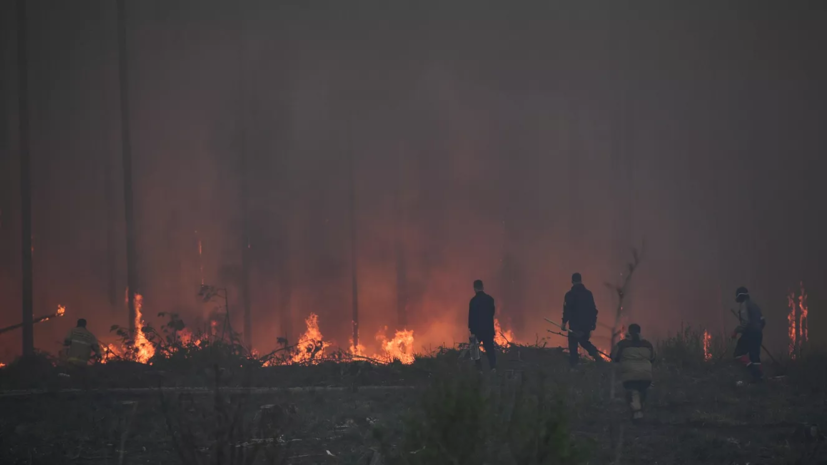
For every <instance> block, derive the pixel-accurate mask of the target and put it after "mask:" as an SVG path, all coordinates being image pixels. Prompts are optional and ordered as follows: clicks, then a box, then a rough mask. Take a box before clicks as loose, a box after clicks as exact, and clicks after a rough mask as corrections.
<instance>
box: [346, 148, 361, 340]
mask: <svg viewBox="0 0 827 465" xmlns="http://www.w3.org/2000/svg"><path fill="white" fill-rule="evenodd" d="M350 137H351V135H350V134H348V142H349V144H348V147H347V150H348V171H349V173H350V203H349V206H350V211H349V216H350V277H351V278H350V279H351V283H350V284H351V289H350V293H351V298H352V300H351V307H352V311H353V316H352V324H353V336H352V337H353V347H358V346H359V282H358V276H357V266H356V265H357V263H356V255H357V253H356V180H355V179H354V178H355V174H354V166H353V164H354V160H353V147H352V146H351V145H352V144H351V143H350V142H351V138H350Z"/></svg>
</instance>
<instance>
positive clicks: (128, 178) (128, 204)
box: [118, 0, 138, 334]
mask: <svg viewBox="0 0 827 465" xmlns="http://www.w3.org/2000/svg"><path fill="white" fill-rule="evenodd" d="M128 64H129V61H128V57H127V50H126V6H125V5H124V0H118V65H119V66H118V71H119V84H120V97H121V154H122V156H123V194H124V214H125V217H126V218H125V219H126V285H127V307H128V309H129V316H128V318H129V330H130V332H131V333H132V334H134V333H135V315H136V314H135V294H137V293H138V264H137V259H138V257H137V250H136V247H135V211H134V207H133V203H134V201H133V192H132V145H131V144H132V142H131V140H130V137H131V135H130V132H129V67H128Z"/></svg>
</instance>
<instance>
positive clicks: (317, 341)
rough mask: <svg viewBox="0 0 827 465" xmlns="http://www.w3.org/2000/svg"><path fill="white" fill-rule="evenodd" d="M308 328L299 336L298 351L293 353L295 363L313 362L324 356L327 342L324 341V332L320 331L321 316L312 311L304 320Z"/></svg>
mask: <svg viewBox="0 0 827 465" xmlns="http://www.w3.org/2000/svg"><path fill="white" fill-rule="evenodd" d="M304 323H305V325H307V330H306V331H305V332H304V334H302V335H301V337H300V338H299V343H298V344H297V345H296V353H295V354H294V355H293V358H292V361H293V363H312V362H314V361H317V360H318V359H320V358H322V356H323V355H324V350H325V348H326V347H327V344H326V343H325V342H324V338H323V337H322V332H321V331H319V316H318V315H316V314H315V313H311V314H310V316H308V317H307V319H306V320H304Z"/></svg>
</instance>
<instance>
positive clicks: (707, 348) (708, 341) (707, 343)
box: [704, 330, 712, 360]
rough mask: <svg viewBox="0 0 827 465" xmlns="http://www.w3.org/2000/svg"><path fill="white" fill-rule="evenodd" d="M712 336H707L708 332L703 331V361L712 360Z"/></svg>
mask: <svg viewBox="0 0 827 465" xmlns="http://www.w3.org/2000/svg"><path fill="white" fill-rule="evenodd" d="M711 345H712V335H711V334H709V331H707V330H704V360H711V359H712V350H711Z"/></svg>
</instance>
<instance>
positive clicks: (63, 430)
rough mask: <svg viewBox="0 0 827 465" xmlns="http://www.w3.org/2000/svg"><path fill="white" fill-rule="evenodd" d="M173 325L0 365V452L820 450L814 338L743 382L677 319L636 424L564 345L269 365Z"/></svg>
mask: <svg viewBox="0 0 827 465" xmlns="http://www.w3.org/2000/svg"><path fill="white" fill-rule="evenodd" d="M181 330H182V327H181V323H179V322H178V320H177V318H176V317H175V316H174V315H170V316H169V323H168V324H167V325H166V326H165V327H164V328H162V329H160V330H158V331H157V332H156V331H148V334H151V335H152V337H151V338H150V340H152V341H153V344H154V347H155V348H156V351H155V355H154V356H153V359H152V362H153V363H152V365H146V364H139V363H135V362H133V361H130V360H128V359H127V358H126V357H124V358H122V359H120V360H112V361H110V362H108V363H106V364H98V365H93V366H88V367H83V368H81V369H73V370H67V369H66V368H65V367H62V366H60V364H58V363H57V362H56V360H54V359H52V358H51V357H50V356H48V355H46V354H40V355H39V356H38V357H37V358H36V360H37V363H36V364H35V365H28V366H27V365H23V364H22V363H21V362H16V363H12V364H10V365H9V366H7V367H5V368H3V369H0V388H2V389H3V391H2V397H0V402H2V409H3V415H2V420H0V438H2V439H0V462H2V463H10V464H16V463H20V464H23V463H101V464H103V463H182V464H187V465H189V464H216V465H217V464H258V463H262V464H264V463H267V464H272V463H290V464H310V463H342V464H345V463H347V464H365V465H368V464H373V465H377V464H383V463H387V464H391V463H393V464H442V463H445V464H466V463H467V464H471V463H474V464H479V463H490V464H585V463H629V464H632V463H656V462H657V463H727V464H732V463H747V462H749V463H785V464H786V463H798V464H810V463H812V464H817V463H824V460H827V450H826V449H825V448H824V447H823V446H822V444H823V443H824V436H823V432H822V431H823V430H822V429H821V428H824V425H825V419H827V403H825V398H827V374H825V373H827V370H825V369H824V368H825V367H826V366H827V354H825V353H824V352H819V351H817V350H815V349H810V350H809V351H806V352H803V353H802V354H801V356H799V357H797V358H796V359H795V360H792V359H787V360H781V361H780V362H779V363H777V364H768V367H767V368H768V374H769V375H770V377H769V379H768V380H767V381H766V382H764V383H763V384H757V385H752V384H749V383H747V384H742V385H739V383H738V381H742V380H746V379H747V377H746V374H745V373H744V372H742V371H741V370H742V367H740V366H736V365H734V363H733V362H732V360H731V357H730V356H729V354H731V347H728V345H727V340H725V339H724V338H720V337H712V338H711V340H710V341H708V342H707V343H706V350H705V349H704V347H705V344H704V342H705V337H704V333H703V331H699V330H696V329H693V328H690V327H683V328H681V330H680V331H678V332H676V333H675V334H674V335H672V336H670V337H669V338H667V339H665V340H662V341H658V343H657V347H658V355H659V358H658V361H657V362H656V366H655V382H654V386H653V388H652V389H651V392H650V397H649V400H648V401H647V405H646V417H645V419H644V420H643V421H642V422H639V423H634V424H633V423H631V422H630V421H629V420H628V410H627V406H626V405H625V403H624V402H623V401H622V400H621V398H622V396H621V395H617V396H615V397H616V398H615V399H614V400H613V399H612V396H611V389H610V388H611V385H612V382H613V381H612V376H611V367H610V365H609V364H602V365H598V364H595V363H586V364H585V365H584V366H583V367H581V368H580V369H579V370H577V371H575V372H570V371H569V369H568V364H567V360H566V357H565V353H564V352H563V350H562V349H555V348H546V347H545V346H544V343H543V342H542V341H539V342H538V344H535V345H533V346H521V345H516V344H509V346H508V347H504V348H501V350H502V351H503V352H502V354H501V357H500V361H501V363H500V366H499V367H498V370H499V372H498V374H497V375H495V376H491V375H489V374H488V373H487V372H484V373H482V374H480V373H477V372H476V371H475V370H473V369H472V366H471V362H470V361H468V360H467V355H466V354H465V353H464V351H463V350H461V349H459V348H440V349H438V350H436V351H434V352H433V353H431V354H425V355H422V356H419V357H417V359H416V360H415V361H414V363H413V364H411V365H403V364H401V363H398V362H396V363H388V364H372V363H368V362H365V361H354V360H347V359H342V360H340V361H335V360H330V359H326V360H319V361H317V363H310V364H294V365H290V364H287V365H279V364H269V363H267V362H268V360H273V359H272V357H277V356H278V355H276V354H267V355H264V356H256V355H254V354H250V353H248V352H246V351H244V350H243V348H242V347H241V346H240V345H238V344H231V343H226V342H221V341H213V342H210V343H199V344H194V343H190V342H187V343H185V342H182V341H181V340H180V337H178V335H177V334H176V333H177V332H179V331H181ZM116 331H117V330H116ZM126 335H128V332H127V333H124V336H126ZM127 342H128V341H127ZM291 350H295V348H293V349H290V346H289V345H288V344H284V350H283V352H284V353H288V354H289V353H291ZM263 357H269V358H266V359H264V358H263ZM268 365H272V366H268ZM66 375H68V376H66ZM618 389H620V388H618Z"/></svg>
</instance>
